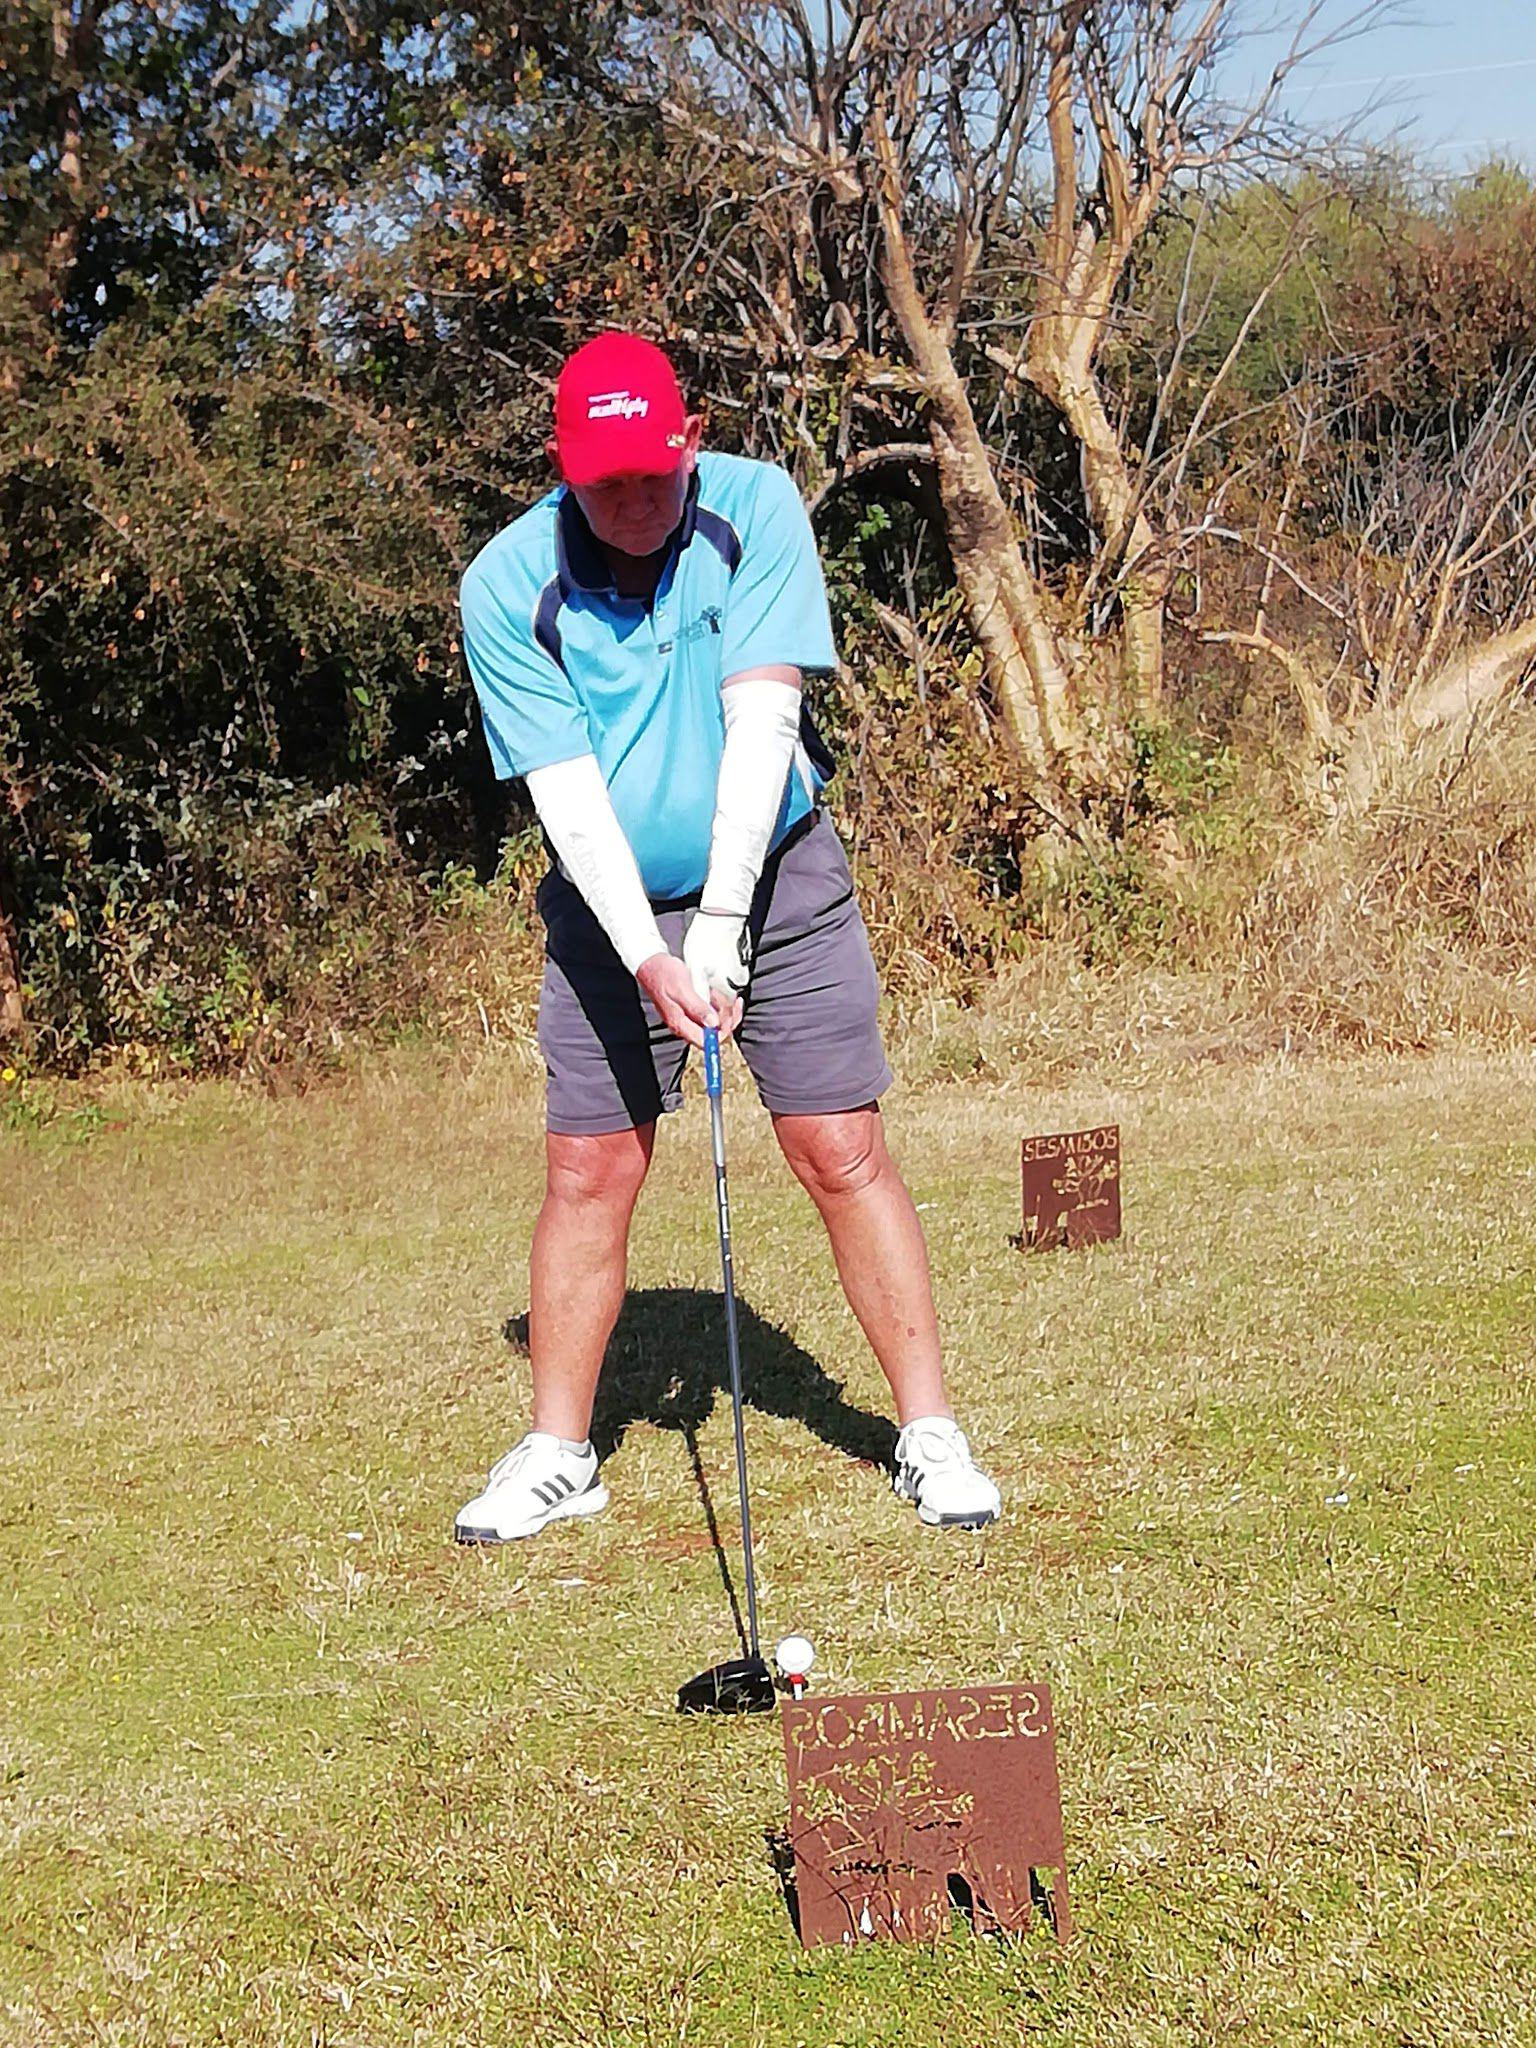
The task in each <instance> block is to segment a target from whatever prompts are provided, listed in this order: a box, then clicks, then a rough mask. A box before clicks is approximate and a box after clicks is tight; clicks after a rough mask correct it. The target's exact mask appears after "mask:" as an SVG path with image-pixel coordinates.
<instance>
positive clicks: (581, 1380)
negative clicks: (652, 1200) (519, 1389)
mask: <svg viewBox="0 0 1536 2048" xmlns="http://www.w3.org/2000/svg"><path fill="white" fill-rule="evenodd" d="M655 1141H656V1126H655V1124H654V1123H649V1124H641V1125H640V1126H639V1127H638V1128H637V1129H635V1130H631V1131H611V1132H604V1133H603V1134H601V1135H600V1136H586V1137H572V1136H570V1135H568V1134H566V1133H563V1132H558V1131H551V1132H550V1133H549V1134H548V1137H547V1139H546V1141H545V1169H546V1183H545V1194H544V1206H543V1208H542V1209H541V1210H540V1211H539V1220H538V1225H537V1227H536V1228H535V1230H534V1233H533V1256H532V1259H531V1261H530V1264H529V1281H530V1291H529V1303H528V1347H529V1351H530V1354H531V1356H532V1361H533V1427H534V1428H535V1429H540V1430H548V1431H549V1433H550V1434H551V1435H552V1436H559V1437H564V1438H565V1439H566V1440H567V1441H568V1442H570V1443H578V1444H579V1443H583V1442H585V1440H586V1437H587V1432H588V1430H589V1429H590V1428H591V1424H592V1402H593V1397H594V1395H595V1394H596V1391H597V1376H598V1373H599V1371H600V1370H601V1368H602V1363H603V1353H604V1351H605V1350H606V1349H607V1346H608V1339H609V1337H610V1336H611V1335H612V1333H613V1326H614V1324H615V1323H616V1322H617V1320H618V1315H619V1310H620V1308H621V1307H622V1306H623V1302H624V1278H625V1266H626V1259H627V1253H628V1249H629V1220H630V1217H631V1216H632V1215H633V1214H634V1208H635V1197H636V1196H637V1195H638V1194H639V1192H640V1188H641V1185H642V1183H643V1182H644V1180H645V1174H646V1168H647V1167H648V1166H649V1165H650V1163H651V1151H652V1147H653V1146H654V1144H655Z"/></svg>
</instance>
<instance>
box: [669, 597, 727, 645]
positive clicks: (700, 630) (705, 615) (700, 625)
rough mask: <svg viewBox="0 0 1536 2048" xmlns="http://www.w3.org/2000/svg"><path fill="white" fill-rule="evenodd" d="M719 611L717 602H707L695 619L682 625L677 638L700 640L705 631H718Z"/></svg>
mask: <svg viewBox="0 0 1536 2048" xmlns="http://www.w3.org/2000/svg"><path fill="white" fill-rule="evenodd" d="M720 619H721V612H720V607H719V605H717V604H708V605H706V606H705V607H704V609H703V611H701V612H700V613H699V616H698V617H697V618H696V619H693V620H691V621H690V622H689V624H688V625H686V626H684V628H683V629H682V631H681V632H680V633H679V634H678V636H677V637H678V638H679V640H702V639H703V638H704V636H705V635H706V634H707V633H718V632H719V631H720Z"/></svg>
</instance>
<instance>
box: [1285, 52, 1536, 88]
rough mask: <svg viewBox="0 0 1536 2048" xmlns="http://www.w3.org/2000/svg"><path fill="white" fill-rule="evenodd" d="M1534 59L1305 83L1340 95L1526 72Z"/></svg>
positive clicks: (1450, 65) (1514, 59) (1506, 60)
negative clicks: (1362, 88)
mask: <svg viewBox="0 0 1536 2048" xmlns="http://www.w3.org/2000/svg"><path fill="white" fill-rule="evenodd" d="M1533 67H1536V57H1506V58H1504V59H1503V61H1502V62H1501V63H1498V64H1448V65H1446V66H1444V67H1443V68H1442V69H1441V70H1439V71H1387V72H1384V73H1383V74H1382V76H1381V77H1380V78H1318V79H1312V80H1309V81H1308V83H1309V85H1310V89H1311V90H1312V91H1313V92H1343V91H1345V90H1346V89H1348V90H1353V89H1354V88H1355V87H1356V86H1361V85H1414V84H1420V83H1423V82H1425V81H1427V80H1429V79H1433V78H1472V77H1474V76H1476V75H1478V74H1480V73H1482V72H1487V71H1529V70H1531V69H1532V68H1533Z"/></svg>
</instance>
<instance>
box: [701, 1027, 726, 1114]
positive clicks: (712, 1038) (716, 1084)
mask: <svg viewBox="0 0 1536 2048" xmlns="http://www.w3.org/2000/svg"><path fill="white" fill-rule="evenodd" d="M721 1085H722V1084H721V1078H720V1034H719V1032H718V1031H716V1030H715V1029H714V1027H713V1025H709V1026H706V1027H705V1031H704V1093H705V1094H706V1095H712V1096H713V1095H718V1094H719V1093H720V1091H721Z"/></svg>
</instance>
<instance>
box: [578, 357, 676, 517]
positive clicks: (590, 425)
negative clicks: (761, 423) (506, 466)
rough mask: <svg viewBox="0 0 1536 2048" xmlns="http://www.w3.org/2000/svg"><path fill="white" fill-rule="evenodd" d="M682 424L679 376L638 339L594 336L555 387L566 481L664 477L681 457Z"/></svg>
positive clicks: (590, 481)
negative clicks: (626, 476) (635, 476)
mask: <svg viewBox="0 0 1536 2048" xmlns="http://www.w3.org/2000/svg"><path fill="white" fill-rule="evenodd" d="M687 424H688V414H687V411H686V408H685V407H684V405H683V394H682V392H681V391H679V389H678V387H677V373H676V372H675V371H674V370H673V368H672V365H671V364H670V363H669V362H668V361H667V359H666V357H665V356H664V355H663V354H662V352H661V350H660V349H659V348H658V347H657V346H656V344H655V342H653V341H644V340H642V339H641V337H640V336H639V335H638V334H599V335H597V336H595V337H594V339H593V340H591V341H589V342H586V343H585V344H584V345H583V346H582V347H581V348H579V349H577V351H576V353H575V355H573V356H572V357H571V358H570V360H569V361H568V362H567V363H566V366H565V368H564V369H563V370H562V371H561V372H560V381H559V383H558V384H557V385H556V386H555V451H556V453H557V454H558V455H559V457H560V468H561V470H562V472H563V474H564V476H565V480H566V482H567V483H573V484H595V483H599V482H601V480H602V479H603V478H604V477H608V476H621V475H626V474H633V475H637V476H665V475H667V474H669V473H670V472H671V471H672V470H674V469H676V468H677V465H678V464H679V463H680V462H681V461H682V459H683V447H684V443H685V442H686V440H687Z"/></svg>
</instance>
